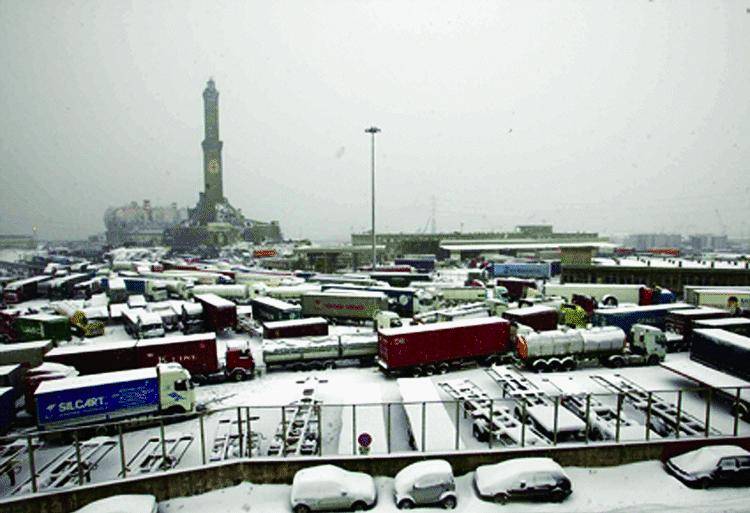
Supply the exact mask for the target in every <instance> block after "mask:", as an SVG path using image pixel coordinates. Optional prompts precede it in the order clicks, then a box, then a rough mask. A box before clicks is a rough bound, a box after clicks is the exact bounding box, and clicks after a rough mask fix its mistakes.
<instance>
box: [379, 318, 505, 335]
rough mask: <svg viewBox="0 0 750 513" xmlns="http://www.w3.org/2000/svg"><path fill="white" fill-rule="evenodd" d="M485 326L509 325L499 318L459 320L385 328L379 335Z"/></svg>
mask: <svg viewBox="0 0 750 513" xmlns="http://www.w3.org/2000/svg"><path fill="white" fill-rule="evenodd" d="M486 324H509V321H508V320H507V319H502V318H500V317H483V318H478V319H477V318H475V319H459V320H457V321H446V322H435V323H432V324H419V325H416V326H402V327H400V328H385V329H382V330H380V334H381V335H385V336H387V337H390V336H394V335H407V334H409V333H425V332H430V331H442V330H448V329H454V328H467V327H470V326H483V325H486Z"/></svg>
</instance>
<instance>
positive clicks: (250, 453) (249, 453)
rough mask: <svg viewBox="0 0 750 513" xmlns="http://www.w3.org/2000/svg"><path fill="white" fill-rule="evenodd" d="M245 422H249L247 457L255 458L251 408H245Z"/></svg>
mask: <svg viewBox="0 0 750 513" xmlns="http://www.w3.org/2000/svg"><path fill="white" fill-rule="evenodd" d="M245 420H246V421H247V457H248V458H252V457H253V432H252V431H251V430H250V427H251V426H250V407H249V406H245Z"/></svg>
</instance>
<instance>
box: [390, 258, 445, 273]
mask: <svg viewBox="0 0 750 513" xmlns="http://www.w3.org/2000/svg"><path fill="white" fill-rule="evenodd" d="M393 263H394V264H396V265H409V266H411V267H413V268H414V269H416V270H417V272H420V273H431V272H433V271H434V270H435V265H436V264H437V259H436V258H435V257H432V258H397V259H395V260H394V261H393Z"/></svg>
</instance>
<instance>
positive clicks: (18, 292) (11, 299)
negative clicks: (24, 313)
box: [3, 276, 52, 303]
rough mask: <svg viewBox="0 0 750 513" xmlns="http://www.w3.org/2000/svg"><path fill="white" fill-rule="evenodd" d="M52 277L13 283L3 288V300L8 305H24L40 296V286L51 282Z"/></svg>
mask: <svg viewBox="0 0 750 513" xmlns="http://www.w3.org/2000/svg"><path fill="white" fill-rule="evenodd" d="M51 279H52V277H51V276H34V277H32V278H26V279H23V280H17V281H12V282H10V283H8V284H7V285H5V287H3V300H4V301H5V302H6V303H22V302H23V301H29V300H30V299H35V298H37V297H38V296H39V292H38V291H39V285H40V284H41V283H44V282H46V281H49V280H51Z"/></svg>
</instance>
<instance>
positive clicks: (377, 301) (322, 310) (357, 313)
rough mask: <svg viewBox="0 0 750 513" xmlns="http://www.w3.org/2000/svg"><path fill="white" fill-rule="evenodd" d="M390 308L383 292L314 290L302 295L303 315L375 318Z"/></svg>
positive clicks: (331, 317)
mask: <svg viewBox="0 0 750 513" xmlns="http://www.w3.org/2000/svg"><path fill="white" fill-rule="evenodd" d="M381 310H388V297H387V296H386V295H385V294H383V293H381V292H354V291H351V292H344V291H342V292H314V293H308V294H305V295H303V296H302V315H304V316H305V317H324V318H327V319H352V320H360V321H365V320H373V319H374V318H375V316H376V315H377V314H378V312H380V311H381Z"/></svg>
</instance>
